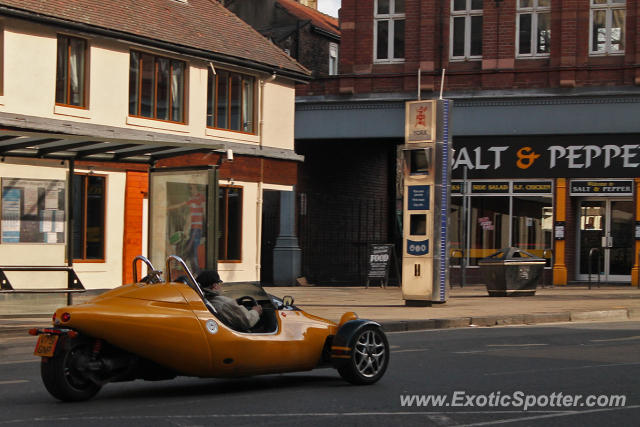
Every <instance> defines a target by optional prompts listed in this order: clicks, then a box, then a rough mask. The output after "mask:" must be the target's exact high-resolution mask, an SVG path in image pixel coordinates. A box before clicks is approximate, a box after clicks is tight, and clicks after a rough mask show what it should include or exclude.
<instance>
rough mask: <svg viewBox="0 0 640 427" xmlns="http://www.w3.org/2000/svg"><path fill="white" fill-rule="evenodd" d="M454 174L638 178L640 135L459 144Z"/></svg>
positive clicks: (470, 140)
mask: <svg viewBox="0 0 640 427" xmlns="http://www.w3.org/2000/svg"><path fill="white" fill-rule="evenodd" d="M454 149H455V154H454V159H453V166H452V173H453V176H454V177H455V178H456V179H460V178H462V176H463V170H464V169H465V168H466V170H467V177H468V178H475V179H486V178H496V177H499V178H502V179H504V178H590V177H594V176H600V177H611V178H633V177H636V176H637V171H638V169H640V143H639V142H638V137H637V136H635V135H615V137H613V136H606V135H605V136H594V135H586V136H567V137H562V138H560V137H526V138H524V137H513V138H509V137H493V138H492V137H474V138H466V137H464V138H457V139H455V140H454Z"/></svg>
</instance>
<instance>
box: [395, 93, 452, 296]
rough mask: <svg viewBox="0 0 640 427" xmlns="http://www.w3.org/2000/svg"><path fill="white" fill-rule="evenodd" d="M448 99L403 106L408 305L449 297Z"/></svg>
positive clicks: (405, 288)
mask: <svg viewBox="0 0 640 427" xmlns="http://www.w3.org/2000/svg"><path fill="white" fill-rule="evenodd" d="M452 106H453V102H452V101H450V100H428V101H410V102H407V103H406V108H405V145H404V147H403V157H404V162H403V164H404V168H403V169H404V170H403V177H404V193H403V199H404V200H403V203H404V207H403V212H404V214H403V215H404V216H403V251H402V297H403V299H404V300H405V303H406V305H425V306H427V305H431V303H433V302H436V303H442V302H445V301H446V300H447V297H448V290H449V251H448V242H447V230H448V224H447V219H448V210H449V191H450V186H449V184H450V174H451V167H450V165H451V160H450V159H451V157H452V156H451V134H450V133H449V125H450V114H451V108H452Z"/></svg>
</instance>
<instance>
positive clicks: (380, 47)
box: [373, 0, 404, 62]
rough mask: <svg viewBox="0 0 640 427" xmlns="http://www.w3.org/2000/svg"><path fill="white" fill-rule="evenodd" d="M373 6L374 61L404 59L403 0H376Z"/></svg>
mask: <svg viewBox="0 0 640 427" xmlns="http://www.w3.org/2000/svg"><path fill="white" fill-rule="evenodd" d="M374 7H375V9H374V12H373V21H374V27H373V40H374V41H373V50H374V58H375V62H402V61H404V0H376V1H375V6H374Z"/></svg>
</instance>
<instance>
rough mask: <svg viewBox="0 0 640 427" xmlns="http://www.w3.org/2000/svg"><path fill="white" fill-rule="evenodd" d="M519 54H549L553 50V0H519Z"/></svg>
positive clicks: (536, 55) (531, 55)
mask: <svg viewBox="0 0 640 427" xmlns="http://www.w3.org/2000/svg"><path fill="white" fill-rule="evenodd" d="M517 13H518V19H517V21H516V22H517V26H518V31H517V37H518V40H517V41H516V46H517V49H518V51H517V55H518V56H520V57H538V56H549V52H550V51H551V0H518V10H517Z"/></svg>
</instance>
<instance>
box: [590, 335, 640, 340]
mask: <svg viewBox="0 0 640 427" xmlns="http://www.w3.org/2000/svg"><path fill="white" fill-rule="evenodd" d="M632 340H640V335H635V336H633V337H624V338H610V339H606V340H589V341H591V342H616V341H632Z"/></svg>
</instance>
